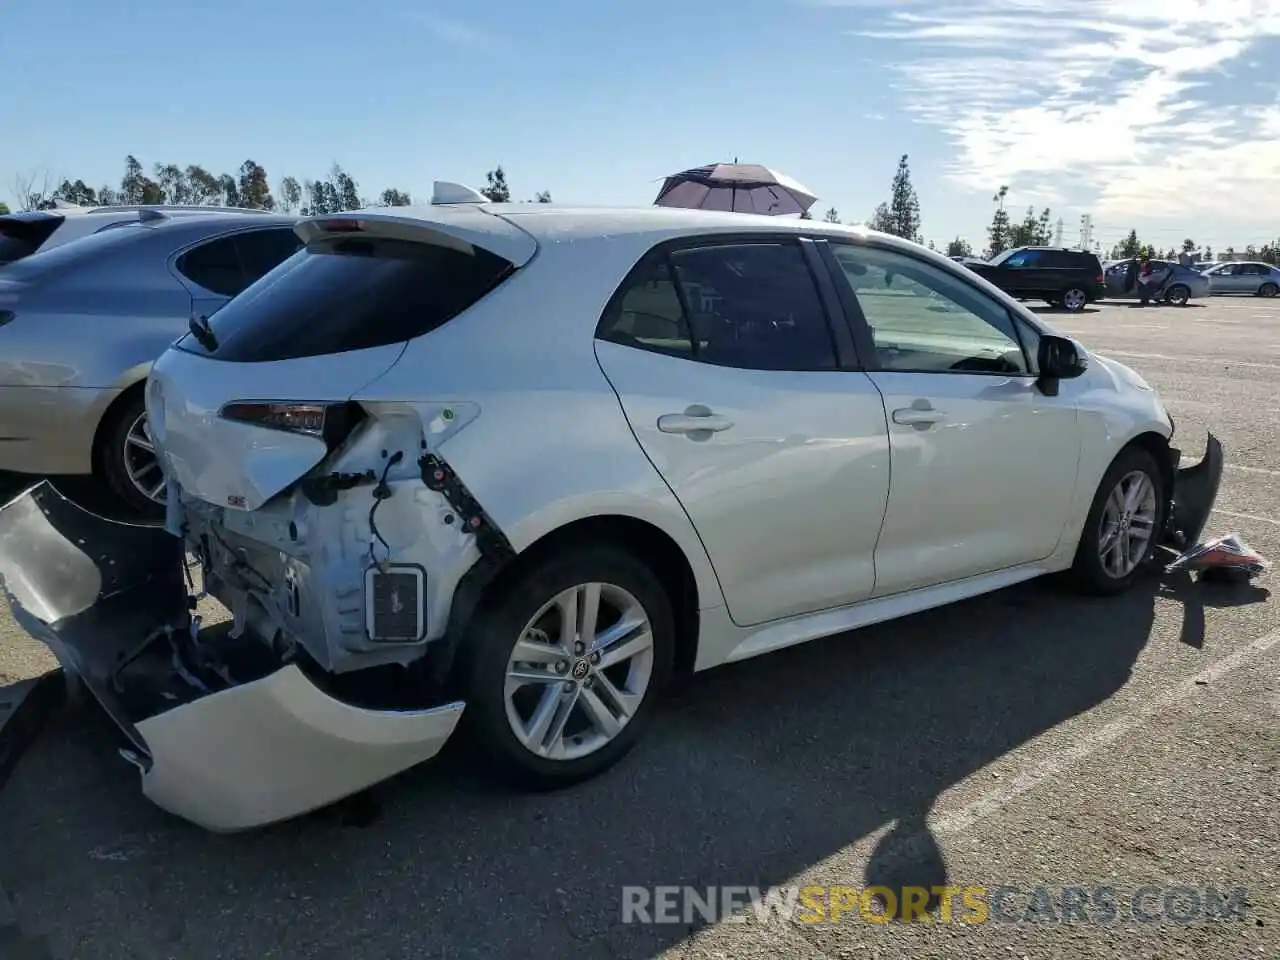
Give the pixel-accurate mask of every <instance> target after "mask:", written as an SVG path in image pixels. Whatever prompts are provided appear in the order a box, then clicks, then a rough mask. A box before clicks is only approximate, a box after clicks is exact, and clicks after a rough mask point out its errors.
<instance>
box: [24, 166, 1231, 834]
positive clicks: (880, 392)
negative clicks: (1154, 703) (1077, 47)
mask: <svg viewBox="0 0 1280 960" xmlns="http://www.w3.org/2000/svg"><path fill="white" fill-rule="evenodd" d="M436 192H437V199H438V200H440V202H438V203H436V204H434V205H431V206H424V207H418V208H396V209H387V208H380V209H374V210H365V211H358V212H352V213H345V214H339V215H328V216H322V217H313V218H308V219H306V220H304V221H303V222H302V223H300V224H299V226H298V233H299V235H300V236H301V237H302V238H303V239H304V240H305V241H306V249H305V250H304V251H302V252H299V253H298V254H297V255H296V256H294V257H293V258H291V259H290V260H289V261H288V262H287V263H285V264H284V265H283V266H281V267H280V268H279V269H277V270H276V271H274V272H272V273H271V274H270V276H268V277H266V278H264V279H262V280H260V281H259V282H258V283H256V284H254V285H252V286H251V287H249V288H248V289H247V290H245V291H244V293H243V294H241V295H240V296H239V297H236V298H235V299H234V300H232V301H231V302H230V303H229V304H228V305H227V306H226V307H225V308H224V309H223V310H222V311H220V312H219V313H217V314H215V315H214V316H213V317H212V318H211V319H210V322H209V325H208V327H207V328H201V329H200V331H199V334H198V335H196V334H194V333H193V334H192V335H188V336H186V337H183V338H181V339H180V340H179V341H178V342H177V343H176V344H174V345H173V346H172V347H171V348H170V349H169V350H167V351H166V352H165V353H164V355H163V356H162V357H161V358H160V359H159V360H158V361H157V362H156V364H155V366H154V367H153V369H152V373H151V378H150V385H149V386H148V388H147V409H148V412H149V416H150V417H151V424H152V436H153V438H154V440H155V444H156V447H157V449H158V451H159V455H160V457H161V459H162V463H163V464H164V468H165V471H166V474H167V476H168V480H169V491H170V496H169V499H168V505H167V517H166V528H167V530H168V531H169V533H170V534H172V536H167V535H165V536H164V539H165V540H166V542H167V543H168V546H167V547H166V546H165V545H164V543H162V542H161V538H160V537H158V536H157V530H156V529H155V528H145V527H135V528H128V529H125V528H121V527H120V526H119V525H104V524H103V523H102V522H101V521H95V520H93V519H92V518H85V517H83V516H80V517H71V518H70V519H68V517H67V516H66V514H67V512H68V511H67V509H66V508H65V507H64V506H62V505H59V503H58V501H57V500H56V498H55V496H54V494H52V493H50V492H48V491H45V492H44V494H43V499H36V498H35V496H34V495H31V496H29V497H28V498H27V499H26V500H25V501H21V502H16V503H15V504H14V505H11V506H10V507H9V508H7V509H6V510H5V511H3V512H0V573H3V572H4V571H6V570H20V571H21V577H20V578H19V579H20V580H21V583H20V587H21V592H23V593H25V595H26V596H27V597H28V599H27V600H26V601H24V600H23V599H22V597H21V596H18V597H17V598H16V603H15V607H16V608H17V609H20V610H22V609H25V610H27V612H26V613H24V614H23V615H22V617H20V620H21V622H23V623H26V624H32V623H33V622H35V621H40V622H41V623H43V624H44V625H43V626H38V625H37V626H33V627H32V629H33V630H34V631H35V632H36V633H41V631H43V633H41V635H43V636H45V637H46V638H47V637H48V636H49V635H50V633H52V634H54V635H56V636H57V637H58V642H59V643H62V644H70V643H78V644H79V645H80V646H79V648H78V649H79V651H80V653H82V654H83V655H84V657H85V659H84V660H83V661H82V662H84V663H97V664H103V665H105V667H104V670H105V671H106V673H105V674H103V675H96V674H95V675H90V676H87V677H86V678H85V679H86V682H87V683H88V684H89V685H90V688H91V689H96V690H97V691H101V692H100V696H102V697H103V698H104V699H105V700H106V701H107V702H109V703H110V704H112V715H113V716H114V717H115V718H116V720H117V722H119V723H120V725H121V727H122V729H124V730H125V732H126V733H127V735H128V736H129V738H130V740H131V742H132V743H133V744H134V746H133V747H132V748H131V749H130V751H129V755H130V757H131V758H132V759H133V761H134V762H135V763H136V764H137V765H138V766H139V767H140V768H141V769H142V771H143V784H144V790H145V792H146V793H147V795H148V796H149V797H151V799H152V800H154V801H155V802H157V803H159V804H160V805H162V806H164V807H165V808H167V809H169V810H171V811H173V812H175V813H177V814H179V815H181V816H184V817H186V818H187V819H189V820H192V821H194V822H196V823H199V824H202V825H204V826H206V827H208V828H210V829H214V830H222V831H228V830H238V829H244V828H247V827H252V826H257V825H260V824H263V823H268V822H271V821H274V820H279V819H282V818H286V817H291V816H294V815H297V814H299V813H302V812H305V811H306V810H309V809H314V808H316V807H319V806H323V805H326V804H328V803H331V802H333V801H335V800H337V799H339V798H341V797H342V796H345V795H348V794H350V793H353V792H355V791H357V790H360V789H363V788H364V787H366V786H368V785H369V784H370V783H372V782H374V781H377V780H380V779H384V778H386V777H389V776H392V775H393V774H395V773H397V772H399V771H400V770H403V769H405V768H407V767H409V766H412V765H414V764H416V763H418V762H420V761H422V760H424V759H426V758H428V757H430V756H432V755H434V754H435V753H436V752H438V751H439V750H440V749H441V747H442V745H443V744H444V743H445V741H446V740H448V739H449V738H450V737H451V736H452V735H453V733H454V730H455V727H456V726H457V724H458V722H459V720H460V719H465V720H466V721H467V726H468V727H469V728H470V729H469V732H468V735H469V736H471V737H472V738H474V741H475V743H476V745H477V746H478V747H479V749H480V753H479V754H478V756H482V757H484V758H487V760H488V761H489V762H490V763H491V764H493V765H494V767H495V769H498V770H501V771H503V772H504V773H506V774H507V775H509V776H511V777H512V778H514V779H515V780H517V781H519V782H522V783H525V784H531V785H533V786H535V787H538V788H548V787H556V786H561V785H565V784H570V783H574V782H577V781H580V780H583V779H585V778H587V777H591V776H594V775H596V774H599V773H600V772H602V771H604V770H605V769H607V768H609V767H610V766H612V765H613V764H614V763H616V762H617V761H619V760H620V759H621V758H622V756H623V755H624V754H625V753H626V752H627V751H628V750H629V749H630V748H631V746H632V745H633V744H634V743H635V742H636V740H637V738H639V737H640V736H641V735H642V733H643V732H644V730H645V729H646V727H647V726H648V724H649V722H650V720H651V719H652V718H653V715H654V709H655V704H656V701H657V699H658V697H659V695H660V694H661V693H662V691H663V689H664V687H665V686H666V685H667V682H668V680H669V679H670V678H671V676H672V674H673V672H674V671H677V670H680V671H689V670H704V669H708V668H711V667H715V666H718V665H720V664H724V663H728V662H733V661H738V660H742V659H745V658H748V657H753V656H756V655H759V654H763V653H766V652H768V651H773V650H779V649H782V648H785V647H788V646H791V645H794V644H798V643H802V642H805V641H807V640H810V639H813V638H815V637H820V636H826V635H830V634H836V633H840V632H843V631H846V630H849V629H851V628H855V627H859V626H863V625H866V624H870V623H874V622H878V621H882V620H888V619H892V618H895V617H901V616H905V615H908V614H910V613H913V612H916V611H919V610H924V609H927V608H930V607H935V606H938V605H941V604H945V603H950V602H952V601H956V600H960V599H962V598H965V597H971V596H974V595H976V594H980V593H984V592H987V591H991V590H996V589H999V588H1002V587H1005V586H1008V585H1010V584H1013V583H1016V582H1019V581H1022V580H1026V579H1029V578H1033V577H1037V576H1039V575H1041V574H1047V573H1051V572H1054V571H1062V570H1070V571H1072V573H1073V575H1074V577H1075V579H1076V581H1077V582H1078V583H1079V584H1080V585H1081V587H1082V588H1083V589H1085V590H1087V591H1089V592H1095V593H1103V594H1113V593H1117V592H1119V591H1122V590H1124V589H1125V588H1127V587H1128V586H1129V585H1130V584H1132V583H1134V582H1135V580H1136V579H1137V578H1138V577H1139V576H1140V571H1141V569H1142V567H1143V564H1144V563H1145V562H1146V561H1147V559H1148V558H1150V557H1151V556H1152V551H1153V550H1154V549H1155V547H1156V545H1157V543H1158V542H1160V541H1161V540H1162V539H1164V538H1165V537H1166V535H1167V534H1168V533H1169V532H1170V531H1172V530H1173V529H1175V528H1177V529H1179V530H1182V531H1183V536H1184V537H1188V536H1189V537H1191V538H1192V539H1194V537H1195V536H1196V535H1197V534H1198V532H1199V529H1200V527H1201V526H1203V522H1204V519H1205V518H1207V516H1208V510H1209V508H1210V506H1211V505H1212V500H1213V495H1214V494H1215V493H1216V484H1217V480H1218V477H1220V472H1221V455H1220V448H1217V447H1215V446H1214V444H1216V441H1212V440H1211V442H1210V449H1209V455H1207V456H1206V458H1205V459H1204V460H1202V461H1201V464H1200V465H1199V466H1197V467H1192V468H1188V469H1186V470H1183V471H1179V470H1178V467H1177V465H1178V463H1179V456H1180V454H1179V453H1178V451H1177V450H1176V449H1175V448H1173V447H1171V446H1170V437H1171V435H1172V433H1173V423H1172V421H1171V420H1170V419H1169V416H1168V414H1167V413H1166V411H1165V409H1164V407H1163V405H1162V404H1161V402H1160V399H1159V397H1158V396H1157V394H1156V393H1155V392H1154V391H1153V390H1152V389H1151V388H1150V387H1149V386H1148V385H1147V384H1146V383H1145V382H1143V380H1142V378H1141V377H1140V376H1138V374H1137V373H1135V372H1134V371H1132V370H1131V369H1129V368H1128V367H1126V366H1124V365H1122V364H1120V363H1117V362H1115V361H1113V360H1109V359H1106V358H1103V357H1100V356H1097V355H1092V354H1090V353H1088V352H1087V351H1086V350H1085V349H1084V348H1083V347H1082V346H1080V345H1079V344H1077V343H1076V342H1075V341H1073V340H1070V339H1068V338H1065V337H1063V336H1061V335H1059V334H1058V333H1056V332H1055V330H1054V329H1053V328H1052V327H1051V326H1049V325H1048V324H1046V323H1045V322H1044V321H1043V320H1042V319H1040V318H1038V317H1036V316H1035V314H1033V313H1032V312H1031V311H1029V310H1028V309H1027V308H1025V307H1023V306H1021V305H1020V304H1019V303H1018V302H1017V301H1016V300H1015V299H1013V298H1012V297H1010V296H1008V295H1007V294H1005V293H1003V292H1002V291H1001V290H999V289H998V288H997V287H995V286H993V285H992V284H990V283H988V282H986V281H984V280H983V279H982V278H980V277H979V276H977V275H976V274H974V273H972V272H971V271H969V270H967V269H965V268H964V267H961V266H959V265H958V264H955V263H952V262H951V261H950V260H948V259H947V258H946V257H944V256H942V255H940V254H937V253H933V252H930V251H928V250H925V249H924V248H923V247H921V246H919V245H917V244H914V243H911V242H909V241H906V240H903V239H899V238H896V237H890V236H885V235H881V234H877V233H872V232H868V231H865V230H860V229H854V228H850V227H842V226H839V225H836V224H825V223H816V222H812V221H804V220H796V219H783V218H779V217H763V216H760V217H757V216H750V215H746V214H731V213H710V212H705V211H698V210H684V209H672V208H653V207H646V208H642V209H634V210H632V209H624V210H609V209H590V210H577V209H573V208H561V207H554V206H550V205H547V206H543V205H539V204H520V203H516V204H491V203H488V202H484V199H483V197H480V196H479V194H477V193H475V192H474V191H472V190H469V189H463V188H461V187H459V186H458V185H449V184H437V187H436ZM460 198H463V199H465V200H466V201H467V202H462V200H461V199H460ZM446 201H447V202H446ZM1206 464H1207V466H1205V465H1206ZM1175 490H1176V491H1177V493H1176V494H1175ZM6 514H9V516H7V517H6V516H5V515H6ZM42 516H43V517H44V518H45V519H44V520H41V519H40V518H41V517H42ZM1170 518H1172V519H1170ZM837 521H838V522H837ZM19 522H22V523H24V524H25V525H26V527H25V529H27V530H28V531H29V534H28V536H27V537H26V538H25V539H24V538H20V537H16V536H14V537H11V536H6V531H7V530H9V529H12V527H13V525H14V524H17V523H19ZM59 529H61V531H62V532H61V534H59V532H58V531H59ZM60 536H61V537H62V540H61V541H60V540H59V537H60ZM68 536H73V537H74V538H75V539H76V540H78V541H79V542H80V543H81V544H84V546H83V547H74V546H70V545H68V546H64V547H58V546H57V544H58V543H59V542H63V543H66V538H67V537H68ZM130 537H134V538H135V539H137V538H141V539H139V540H138V543H137V544H136V545H133V544H131V543H130V542H129V538H130ZM143 540H145V542H143ZM107 541H110V543H108V542H107ZM71 542H72V543H74V541H71ZM72 549H75V550H83V551H87V552H89V553H90V554H91V555H92V556H95V557H104V558H115V560H113V561H112V562H116V560H118V561H119V562H120V564H121V565H123V564H124V562H125V561H124V560H123V559H121V558H126V557H127V558H131V560H130V561H129V571H125V570H123V569H122V567H114V568H112V569H113V571H114V576H113V581H112V582H113V585H114V586H113V589H114V590H115V591H116V592H115V593H114V594H113V597H112V600H113V602H116V603H119V604H121V606H119V607H116V608H114V609H113V608H112V607H111V605H110V604H107V603H105V602H102V603H98V604H96V605H95V606H93V607H92V608H89V603H90V601H92V599H93V597H92V594H91V593H90V594H88V595H87V596H86V597H84V598H82V602H76V603H75V609H77V610H79V611H84V612H83V613H82V614H81V616H80V617H78V618H72V619H75V620H77V623H76V626H75V630H74V631H73V630H72V629H71V628H66V629H62V628H60V627H59V626H58V625H59V624H62V623H63V622H64V621H62V620H59V619H57V618H58V617H59V616H60V615H61V613H62V611H61V609H60V608H56V607H55V606H54V605H53V604H51V603H50V601H48V600H47V599H44V600H42V601H41V603H43V606H41V607H40V610H41V611H42V612H41V613H39V614H37V613H33V612H32V610H31V608H32V605H34V604H36V602H37V601H36V600H35V599H33V598H48V597H49V596H50V595H51V594H52V590H51V589H50V588H49V587H48V584H49V583H50V582H56V577H57V576H59V575H62V573H61V571H62V569H63V568H62V567H61V566H59V563H60V560H61V558H62V557H64V556H66V555H67V554H68V553H69V551H70V550H72ZM188 550H190V551H194V553H195V555H196V556H197V557H199V558H200V563H201V565H202V567H203V570H204V580H203V582H204V585H205V587H206V588H207V589H208V590H210V591H211V592H212V593H213V595H214V596H216V597H217V598H219V599H220V600H221V601H222V602H223V603H225V604H226V605H227V607H228V608H229V609H231V610H232V611H233V612H236V624H237V627H238V629H237V630H235V631H233V632H232V633H231V634H228V635H226V636H225V637H224V638H223V639H222V640H218V641H215V640H211V639H203V640H200V641H197V640H195V639H193V637H194V635H195V633H196V631H195V629H194V628H192V626H191V624H190V623H189V622H188V619H187V618H189V616H190V614H189V608H188V605H187V588H186V586H185V584H184V575H185V573H186V570H185V567H184V565H183V558H184V556H185V555H186V552H187V551H188ZM23 551H26V553H24V552H23ZM102 562H103V563H104V564H105V563H106V562H107V560H106V559H104V560H103V561H102ZM130 571H131V573H130ZM87 579H91V578H87ZM130 583H132V585H133V586H132V588H130V587H128V586H127V585H128V584H130ZM122 598H124V599H122ZM70 602H71V601H70V600H68V603H70ZM126 614H127V615H128V617H129V618H130V619H129V621H128V622H127V623H126V622H123V621H122V620H121V617H123V616H125V615H126ZM50 624H52V625H50ZM160 625H168V626H169V627H171V630H170V632H169V633H167V634H166V633H165V632H164V631H163V630H162V629H159V630H156V632H153V630H155V629H156V628H157V627H158V626H160ZM73 634H74V636H73ZM148 635H152V636H161V637H162V638H163V637H169V638H172V642H173V644H174V646H172V647H171V646H170V643H169V641H165V642H163V643H160V644H157V645H156V646H155V648H154V651H153V652H152V654H151V655H150V656H149V657H148V656H144V654H143V653H142V652H139V650H140V647H139V643H140V641H141V640H142V639H143V638H145V637H146V636H148ZM205 636H206V637H207V635H205ZM175 650H176V651H177V652H176V653H175ZM123 651H130V654H129V655H130V656H132V657H133V658H134V659H133V660H131V661H130V663H129V665H128V666H127V667H120V666H119V664H120V662H121V658H122V656H123V655H124V654H123ZM184 651H185V652H184ZM175 657H179V659H180V661H181V662H183V663H186V664H199V665H200V669H199V677H200V680H201V682H200V683H199V684H194V683H189V682H187V681H185V680H183V678H182V677H181V676H180V675H179V673H178V672H177V671H175V669H174V667H173V665H172V664H173V662H174V658H175ZM159 677H167V678H168V684H167V686H166V687H164V689H165V690H166V695H165V697H164V698H162V699H159V700H158V699H156V698H155V697H154V693H155V691H156V689H157V686H156V681H157V678H159ZM104 678H107V679H104ZM464 710H465V718H464V716H463V714H464ZM851 722H853V721H852V720H851Z"/></svg>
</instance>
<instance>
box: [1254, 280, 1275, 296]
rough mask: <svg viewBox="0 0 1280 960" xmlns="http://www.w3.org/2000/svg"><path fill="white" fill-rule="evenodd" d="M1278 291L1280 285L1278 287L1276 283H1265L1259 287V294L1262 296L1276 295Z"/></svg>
mask: <svg viewBox="0 0 1280 960" xmlns="http://www.w3.org/2000/svg"><path fill="white" fill-rule="evenodd" d="M1277 293H1280V287H1277V286H1276V285H1275V284H1274V283H1264V284H1263V285H1262V286H1261V287H1259V288H1258V296H1260V297H1274V296H1275V295H1276V294H1277Z"/></svg>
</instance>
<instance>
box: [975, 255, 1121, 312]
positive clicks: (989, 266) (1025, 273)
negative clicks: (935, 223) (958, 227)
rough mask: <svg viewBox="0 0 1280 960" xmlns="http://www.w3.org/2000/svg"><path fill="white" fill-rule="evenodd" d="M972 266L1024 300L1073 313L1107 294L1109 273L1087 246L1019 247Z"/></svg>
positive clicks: (1006, 290) (1001, 287)
mask: <svg viewBox="0 0 1280 960" xmlns="http://www.w3.org/2000/svg"><path fill="white" fill-rule="evenodd" d="M965 266H967V267H968V268H969V269H970V270H972V271H973V272H974V273H976V274H979V275H980V276H982V277H983V278H985V279H986V280H989V281H991V282H992V283H994V284H995V285H996V286H997V287H999V288H1000V289H1001V290H1003V291H1004V292H1005V293H1008V294H1010V295H1011V296H1015V297H1018V298H1019V299H1022V300H1044V301H1045V302H1047V303H1048V304H1049V305H1050V306H1053V307H1063V308H1065V309H1067V310H1070V311H1071V312H1072V313H1077V312H1079V311H1080V310H1083V309H1084V308H1085V305H1086V304H1089V303H1093V302H1094V301H1095V300H1101V299H1102V298H1103V297H1105V296H1106V294H1107V288H1106V277H1105V276H1104V275H1103V273H1102V264H1101V263H1100V262H1099V261H1098V258H1097V257H1096V256H1095V255H1094V254H1092V253H1088V252H1087V251H1084V250H1067V249H1066V248H1064V247H1015V248H1013V249H1012V250H1005V251H1004V252H1003V253H998V254H996V256H994V257H992V258H991V259H990V260H988V261H986V262H984V263H966V264H965Z"/></svg>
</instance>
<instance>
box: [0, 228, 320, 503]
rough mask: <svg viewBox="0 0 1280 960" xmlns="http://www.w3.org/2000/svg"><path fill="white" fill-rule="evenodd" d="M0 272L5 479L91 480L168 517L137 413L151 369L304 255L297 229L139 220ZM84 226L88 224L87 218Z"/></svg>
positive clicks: (0, 452)
mask: <svg viewBox="0 0 1280 960" xmlns="http://www.w3.org/2000/svg"><path fill="white" fill-rule="evenodd" d="M141 216H142V219H141V220H139V219H136V218H135V219H133V220H128V221H119V222H117V223H115V224H113V225H112V226H111V229H109V230H102V231H99V232H97V233H94V234H91V235H89V236H85V237H81V238H80V239H78V240H76V241H74V242H72V243H66V244H60V245H57V246H55V247H54V248H53V249H48V250H42V251H41V252H39V253H36V254H33V255H31V256H27V257H24V258H23V259H21V260H16V261H13V262H11V263H9V264H6V265H4V266H2V267H0V438H2V439H3V441H4V442H2V443H0V470H9V471H14V472H18V473H27V474H35V475H45V476H48V475H77V474H81V475H82V474H97V475H98V476H99V477H100V478H101V479H102V480H103V481H104V482H105V484H106V486H107V487H108V489H109V490H110V491H111V492H112V493H113V494H115V496H116V497H117V498H118V499H119V500H120V501H121V503H122V505H123V506H125V507H127V508H128V509H129V510H130V511H132V512H133V513H134V514H136V515H137V516H138V517H140V518H145V519H152V520H157V521H158V520H159V519H161V518H162V517H163V509H164V508H163V504H164V476H163V473H162V471H161V469H160V467H159V465H158V464H157V463H156V459H155V453H154V451H153V449H152V444H151V439H150V434H149V432H148V427H147V421H146V416H145V412H144V404H145V397H144V395H143V390H142V387H143V383H144V381H145V380H146V377H147V374H148V371H149V370H150V368H151V364H152V362H153V361H154V360H155V359H156V357H158V356H160V354H161V353H163V352H164V350H165V348H166V347H168V346H169V344H171V343H172V342H173V341H174V340H175V339H177V338H178V337H179V336H181V335H182V334H184V333H186V332H187V331H188V329H189V324H190V322H191V318H192V315H193V314H203V315H208V314H211V313H213V312H214V311H215V310H217V309H218V308H219V307H221V306H222V304H224V303H225V302H226V301H227V300H228V299H230V298H231V297H233V296H235V295H236V294H237V293H239V292H240V291H241V290H243V289H244V288H245V287H247V286H248V285H249V284H250V283H252V282H253V281H254V280H257V279H258V278H259V277H261V276H262V275H263V274H265V273H266V272H268V271H269V270H271V269H272V268H273V267H275V266H276V265H277V264H279V263H280V262H281V261H283V260H285V259H287V258H288V257H289V256H290V255H291V254H293V253H294V252H295V251H296V250H297V249H298V248H299V247H300V246H301V240H299V239H298V237H297V235H296V234H295V233H294V232H293V224H294V223H295V222H296V221H297V219H298V218H297V217H287V216H279V215H275V214H263V213H247V212H240V213H235V214H229V213H218V212H212V213H210V212H205V213H203V214H194V213H192V214H184V215H178V216H171V215H169V214H166V213H162V212H159V211H144V212H143V213H142V214H141ZM82 219H83V218H82Z"/></svg>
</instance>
